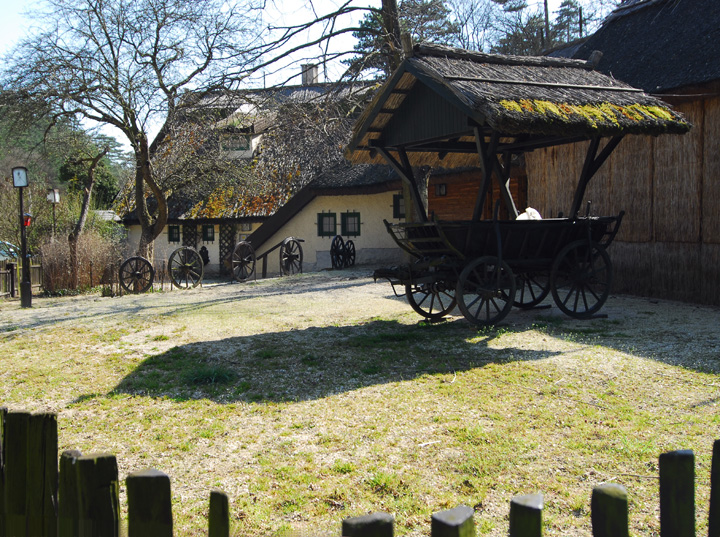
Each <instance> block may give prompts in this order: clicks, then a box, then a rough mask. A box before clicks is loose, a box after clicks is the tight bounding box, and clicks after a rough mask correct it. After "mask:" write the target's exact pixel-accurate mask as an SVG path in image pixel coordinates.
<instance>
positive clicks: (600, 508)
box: [590, 483, 630, 537]
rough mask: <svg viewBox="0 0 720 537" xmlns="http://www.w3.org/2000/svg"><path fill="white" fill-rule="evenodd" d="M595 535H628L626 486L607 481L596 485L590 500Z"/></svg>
mask: <svg viewBox="0 0 720 537" xmlns="http://www.w3.org/2000/svg"><path fill="white" fill-rule="evenodd" d="M590 510H591V514H592V531H593V537H628V536H629V531H630V529H629V524H628V523H629V520H628V499H627V491H626V490H625V487H623V486H621V485H615V484H613V483H607V484H605V485H600V486H598V487H595V488H594V489H593V491H592V499H591V500H590Z"/></svg>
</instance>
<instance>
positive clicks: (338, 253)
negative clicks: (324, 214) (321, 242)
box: [330, 235, 345, 269]
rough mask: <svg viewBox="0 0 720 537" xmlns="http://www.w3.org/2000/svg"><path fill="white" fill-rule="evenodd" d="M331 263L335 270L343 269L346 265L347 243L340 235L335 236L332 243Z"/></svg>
mask: <svg viewBox="0 0 720 537" xmlns="http://www.w3.org/2000/svg"><path fill="white" fill-rule="evenodd" d="M330 262H331V263H332V268H334V269H341V268H343V265H344V264H345V241H344V240H343V238H342V237H341V236H340V235H335V238H334V239H333V240H332V242H331V243H330Z"/></svg>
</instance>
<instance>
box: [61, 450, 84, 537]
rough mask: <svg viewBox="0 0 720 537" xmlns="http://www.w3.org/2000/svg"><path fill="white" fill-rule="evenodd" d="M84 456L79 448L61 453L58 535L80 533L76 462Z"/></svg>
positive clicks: (67, 536) (63, 536)
mask: <svg viewBox="0 0 720 537" xmlns="http://www.w3.org/2000/svg"><path fill="white" fill-rule="evenodd" d="M81 456H82V453H80V452H79V451H77V450H69V451H63V453H62V455H60V468H59V479H58V535H59V537H75V535H80V506H79V505H78V480H77V470H76V469H75V464H76V463H77V459H78V458H79V457H81Z"/></svg>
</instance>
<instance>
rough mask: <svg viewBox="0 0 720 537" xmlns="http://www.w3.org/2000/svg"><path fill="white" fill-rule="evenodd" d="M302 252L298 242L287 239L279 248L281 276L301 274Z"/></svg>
mask: <svg viewBox="0 0 720 537" xmlns="http://www.w3.org/2000/svg"><path fill="white" fill-rule="evenodd" d="M302 262H303V251H302V246H300V241H298V240H296V239H293V238H292V237H288V238H287V239H285V240H284V241H283V243H282V245H281V246H280V272H282V274H283V275H285V276H289V275H291V274H298V273H301V272H302Z"/></svg>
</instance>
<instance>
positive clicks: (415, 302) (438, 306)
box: [405, 280, 457, 321]
mask: <svg viewBox="0 0 720 537" xmlns="http://www.w3.org/2000/svg"><path fill="white" fill-rule="evenodd" d="M405 297H406V298H407V301H408V303H409V304H410V306H411V307H412V309H413V310H415V311H416V312H417V313H419V314H420V315H422V316H423V317H425V318H426V319H429V320H431V321H437V320H439V319H442V318H443V317H445V316H446V315H447V314H449V313H450V312H451V311H452V310H453V309H454V308H455V305H456V303H457V302H456V300H455V286H454V285H453V284H452V283H449V282H446V281H445V280H438V281H434V282H432V283H423V284H407V285H406V286H405Z"/></svg>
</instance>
